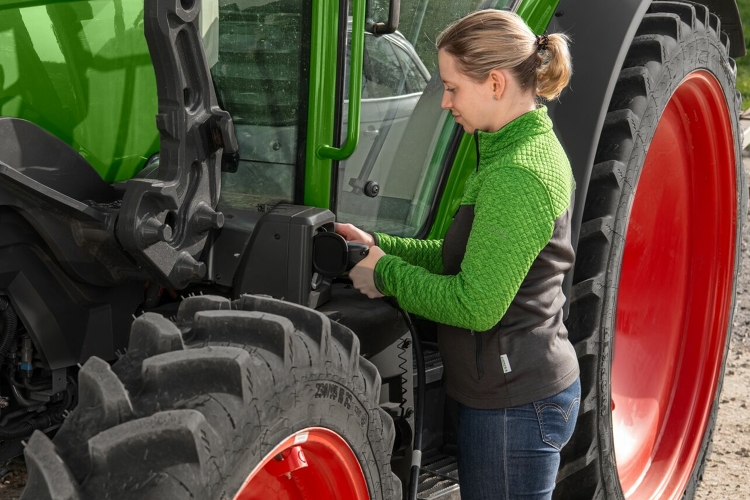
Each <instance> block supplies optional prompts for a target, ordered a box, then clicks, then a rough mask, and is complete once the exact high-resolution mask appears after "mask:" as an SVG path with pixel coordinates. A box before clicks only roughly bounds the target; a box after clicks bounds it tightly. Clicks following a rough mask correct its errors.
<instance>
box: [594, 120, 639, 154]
mask: <svg viewBox="0 0 750 500" xmlns="http://www.w3.org/2000/svg"><path fill="white" fill-rule="evenodd" d="M639 125H640V119H639V118H638V117H637V116H636V115H635V113H633V111H631V110H630V109H619V110H615V111H611V112H609V113H607V116H606V118H605V119H604V127H603V128H602V134H601V137H602V138H603V139H606V141H602V142H600V145H599V147H598V149H597V151H596V158H595V160H594V162H595V163H602V162H604V161H607V160H617V161H619V162H622V163H627V162H628V161H629V160H630V155H631V153H632V150H633V143H634V140H635V134H636V130H638V126H639Z"/></svg>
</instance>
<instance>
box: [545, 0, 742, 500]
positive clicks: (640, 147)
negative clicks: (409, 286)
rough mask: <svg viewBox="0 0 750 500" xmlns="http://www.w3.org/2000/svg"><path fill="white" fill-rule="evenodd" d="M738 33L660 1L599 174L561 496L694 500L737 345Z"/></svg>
mask: <svg viewBox="0 0 750 500" xmlns="http://www.w3.org/2000/svg"><path fill="white" fill-rule="evenodd" d="M728 44H729V41H728V37H727V36H726V34H724V33H722V32H721V29H720V22H719V19H718V18H717V17H716V16H715V15H713V14H710V13H709V12H708V10H707V9H706V7H705V6H703V5H699V4H693V3H690V2H684V1H671V2H653V4H652V5H651V6H650V8H649V10H648V13H647V14H646V15H645V17H644V19H643V20H642V22H641V25H640V27H639V29H638V32H637V34H636V37H635V39H634V40H633V43H632V45H631V47H630V49H629V51H628V54H627V57H626V60H625V63H624V65H623V68H622V70H621V73H620V76H619V78H618V81H617V85H616V87H615V91H614V94H613V97H612V101H611V103H610V106H609V110H608V113H607V116H606V119H605V124H604V128H603V130H602V135H601V139H600V142H599V146H598V150H597V155H596V159H595V165H594V168H593V171H592V175H591V181H590V185H589V189H588V195H587V198H586V203H585V207H584V213H583V221H582V227H581V234H580V238H579V243H578V252H577V263H576V267H575V271H574V278H573V293H572V298H571V308H570V317H569V319H568V323H567V325H568V329H569V331H570V339H571V341H572V342H573V344H574V346H575V348H576V351H577V353H578V356H579V363H580V366H581V383H582V394H583V397H582V399H583V401H582V405H581V414H580V416H579V420H578V427H577V430H576V434H575V435H574V437H573V439H572V440H571V442H570V443H569V444H568V446H567V447H566V448H565V449H564V450H563V454H562V465H561V468H560V473H559V475H558V481H559V482H558V486H557V489H556V490H555V497H556V498H560V499H566V500H567V499H578V498H580V499H592V498H594V499H621V498H637V499H657V498H659V499H679V498H687V499H690V498H693V496H694V493H695V488H696V486H697V484H698V482H699V481H700V479H701V477H702V474H703V469H704V467H705V460H706V456H707V454H708V450H709V445H710V442H711V436H712V433H713V427H714V422H715V418H716V412H717V409H718V402H719V393H720V391H721V383H722V379H723V373H724V365H725V363H726V355H727V350H728V348H729V340H730V336H731V330H730V328H731V324H732V321H731V319H732V315H733V310H734V297H735V284H736V277H737V273H738V271H739V259H740V238H741V233H742V223H743V219H744V214H745V210H746V200H745V197H746V193H745V191H746V189H745V187H744V177H743V171H742V162H741V146H740V145H741V136H740V128H739V124H738V110H739V95H738V93H737V92H736V90H735V85H734V73H733V70H734V61H732V60H731V59H730V58H729V57H728V55H727V54H728Z"/></svg>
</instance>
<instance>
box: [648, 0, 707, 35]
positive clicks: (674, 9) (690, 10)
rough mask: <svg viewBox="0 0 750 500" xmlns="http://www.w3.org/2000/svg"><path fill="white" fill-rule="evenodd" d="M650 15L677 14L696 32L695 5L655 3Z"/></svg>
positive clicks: (649, 9)
mask: <svg viewBox="0 0 750 500" xmlns="http://www.w3.org/2000/svg"><path fill="white" fill-rule="evenodd" d="M648 12H650V13H654V14H657V13H660V14H677V15H678V16H680V19H681V20H682V22H683V23H685V24H686V25H688V26H690V29H691V30H696V29H697V25H696V21H697V19H696V11H695V7H694V6H693V5H690V4H688V3H684V2H654V3H652V4H651V5H650V6H649V8H648ZM706 12H708V10H706Z"/></svg>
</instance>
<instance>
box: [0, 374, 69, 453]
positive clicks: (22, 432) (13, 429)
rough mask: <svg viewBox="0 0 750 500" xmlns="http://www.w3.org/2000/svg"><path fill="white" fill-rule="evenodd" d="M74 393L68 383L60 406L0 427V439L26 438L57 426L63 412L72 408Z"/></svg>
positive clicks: (62, 417)
mask: <svg viewBox="0 0 750 500" xmlns="http://www.w3.org/2000/svg"><path fill="white" fill-rule="evenodd" d="M76 392H77V388H76V387H75V386H74V385H73V384H72V383H69V384H68V388H67V389H66V390H65V396H64V398H63V401H62V404H60V405H59V406H57V407H56V408H53V409H51V410H48V411H46V412H45V413H42V414H41V415H39V416H37V417H34V418H31V419H29V420H26V421H24V422H19V423H17V424H14V425H11V426H10V427H0V439H16V438H22V437H26V436H28V435H30V434H31V433H32V432H34V431H35V430H37V429H47V428H48V427H52V426H53V425H55V424H59V423H60V422H62V421H63V420H64V419H65V411H66V410H70V409H71V408H72V407H73V402H74V396H75V393H76Z"/></svg>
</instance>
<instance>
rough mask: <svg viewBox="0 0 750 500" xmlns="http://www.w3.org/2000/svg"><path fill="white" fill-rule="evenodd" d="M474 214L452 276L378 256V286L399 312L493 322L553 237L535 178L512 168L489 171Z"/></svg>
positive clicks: (482, 326)
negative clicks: (462, 250) (394, 298)
mask: <svg viewBox="0 0 750 500" xmlns="http://www.w3.org/2000/svg"><path fill="white" fill-rule="evenodd" d="M474 213H475V215H474V223H473V225H472V228H471V233H470V235H469V240H468V243H467V246H466V254H465V255H464V259H463V261H462V263H461V271H460V272H459V273H458V274H457V275H455V276H443V275H438V274H434V273H431V272H430V271H428V270H427V269H425V268H422V267H418V266H414V265H412V264H410V263H409V262H407V261H406V260H405V259H403V258H400V257H396V256H395V255H385V256H384V257H382V258H381V259H380V261H378V264H377V266H376V267H375V284H376V286H377V287H378V289H379V290H380V291H381V293H383V294H384V295H388V296H393V297H396V299H398V302H399V304H400V306H401V307H402V308H404V309H405V310H406V311H409V312H411V313H415V314H418V315H420V316H422V317H425V318H427V319H430V320H433V321H437V322H439V323H443V324H448V325H454V326H458V327H461V328H466V329H470V330H475V331H485V330H488V329H490V328H492V327H493V326H494V325H496V324H497V323H498V322H499V321H500V319H501V318H502V317H503V315H504V314H505V311H506V310H507V309H508V306H509V305H510V303H511V301H512V300H513V298H514V297H515V295H516V293H517V292H518V289H519V288H520V286H521V283H522V282H523V280H524V278H525V276H526V274H527V273H528V271H529V268H530V267H531V264H532V263H533V262H534V260H535V259H536V257H537V255H539V252H541V250H542V249H543V248H544V246H545V245H546V244H547V243H548V242H549V240H550V238H551V237H552V232H553V230H554V223H555V216H554V215H553V209H552V204H551V200H550V196H549V192H548V191H547V189H546V188H545V186H544V185H543V184H542V182H541V181H540V180H539V179H538V178H537V177H536V176H535V175H534V174H532V173H531V172H529V171H528V170H526V169H523V168H517V167H506V168H501V169H498V170H497V171H494V172H491V173H490V174H489V175H488V178H487V179H485V180H484V182H483V183H482V186H481V188H480V190H479V193H478V195H477V199H476V204H475V207H474Z"/></svg>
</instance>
